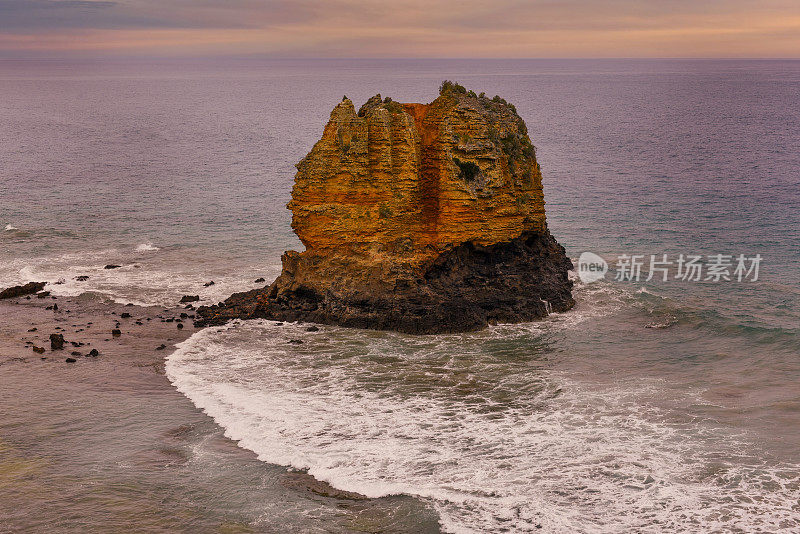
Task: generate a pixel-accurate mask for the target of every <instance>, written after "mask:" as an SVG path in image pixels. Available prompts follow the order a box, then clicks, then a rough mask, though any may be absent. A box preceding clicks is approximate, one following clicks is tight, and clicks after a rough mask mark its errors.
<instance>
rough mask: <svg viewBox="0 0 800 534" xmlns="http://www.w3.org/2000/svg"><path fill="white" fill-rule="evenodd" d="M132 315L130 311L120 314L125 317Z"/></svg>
mask: <svg viewBox="0 0 800 534" xmlns="http://www.w3.org/2000/svg"><path fill="white" fill-rule="evenodd" d="M130 316H131V314H130V313H128V312H123V313H122V314H120V317H122V318H123V319H127V318H128V317H130Z"/></svg>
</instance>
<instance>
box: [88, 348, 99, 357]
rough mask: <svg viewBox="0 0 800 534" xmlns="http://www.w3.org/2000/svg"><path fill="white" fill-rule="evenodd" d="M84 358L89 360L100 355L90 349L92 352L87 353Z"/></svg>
mask: <svg viewBox="0 0 800 534" xmlns="http://www.w3.org/2000/svg"><path fill="white" fill-rule="evenodd" d="M86 356H88V357H91V358H97V357H98V356H100V353H99V352H98V351H97V349H92V350H90V351H89V354H87V355H86Z"/></svg>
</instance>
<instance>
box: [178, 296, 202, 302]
mask: <svg viewBox="0 0 800 534" xmlns="http://www.w3.org/2000/svg"><path fill="white" fill-rule="evenodd" d="M198 300H200V296H199V295H184V296H182V297H181V303H185V302H197V301H198Z"/></svg>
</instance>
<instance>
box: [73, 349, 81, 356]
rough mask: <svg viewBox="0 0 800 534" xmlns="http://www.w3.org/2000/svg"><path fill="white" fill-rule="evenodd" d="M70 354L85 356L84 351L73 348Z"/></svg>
mask: <svg viewBox="0 0 800 534" xmlns="http://www.w3.org/2000/svg"><path fill="white" fill-rule="evenodd" d="M70 354H72V355H73V356H83V353H82V352H79V351H77V350H73V351H72V352H70Z"/></svg>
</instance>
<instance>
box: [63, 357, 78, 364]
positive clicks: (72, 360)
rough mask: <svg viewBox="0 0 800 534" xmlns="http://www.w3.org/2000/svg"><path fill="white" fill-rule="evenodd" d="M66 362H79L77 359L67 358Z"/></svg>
mask: <svg viewBox="0 0 800 534" xmlns="http://www.w3.org/2000/svg"><path fill="white" fill-rule="evenodd" d="M64 361H65V362H67V363H75V362H77V361H78V360H76V359H75V358H67V359H66V360H64Z"/></svg>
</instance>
